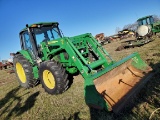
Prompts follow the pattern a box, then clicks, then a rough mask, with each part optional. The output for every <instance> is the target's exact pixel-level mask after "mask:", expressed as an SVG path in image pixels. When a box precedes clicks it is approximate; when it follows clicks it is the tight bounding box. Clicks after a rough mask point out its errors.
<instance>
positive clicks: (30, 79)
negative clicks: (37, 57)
mask: <svg viewBox="0 0 160 120" xmlns="http://www.w3.org/2000/svg"><path fill="white" fill-rule="evenodd" d="M17 62H19V63H21V65H22V67H23V69H24V72H25V75H26V78H27V81H26V83H25V84H24V83H22V82H21V80H20V79H19V77H18V75H17V72H16V67H15V65H16V63H17ZM13 64H14V70H15V73H16V76H17V78H18V82H19V83H20V85H21V86H22V87H25V88H30V87H34V86H35V79H34V75H33V70H32V65H31V63H30V62H29V61H28V60H27V59H25V58H24V57H23V55H21V54H16V55H15V56H14V58H13Z"/></svg>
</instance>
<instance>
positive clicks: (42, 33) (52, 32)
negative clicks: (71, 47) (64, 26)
mask: <svg viewBox="0 0 160 120" xmlns="http://www.w3.org/2000/svg"><path fill="white" fill-rule="evenodd" d="M32 32H33V33H34V36H35V38H36V41H37V44H40V43H41V42H44V41H50V40H54V39H58V38H61V37H62V36H61V34H60V32H59V29H58V28H57V27H55V26H46V27H45V26H43V27H40V28H33V29H32Z"/></svg>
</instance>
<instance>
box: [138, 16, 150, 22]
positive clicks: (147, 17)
mask: <svg viewBox="0 0 160 120" xmlns="http://www.w3.org/2000/svg"><path fill="white" fill-rule="evenodd" d="M149 17H153V16H152V15H148V16H145V17H142V18H139V19H138V20H137V21H140V20H143V19H146V18H149Z"/></svg>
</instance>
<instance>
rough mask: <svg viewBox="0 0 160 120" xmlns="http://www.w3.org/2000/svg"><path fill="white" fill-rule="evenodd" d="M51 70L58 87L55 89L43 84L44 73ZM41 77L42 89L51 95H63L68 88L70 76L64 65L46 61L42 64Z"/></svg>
mask: <svg viewBox="0 0 160 120" xmlns="http://www.w3.org/2000/svg"><path fill="white" fill-rule="evenodd" d="M46 69H47V70H50V71H51V72H52V74H53V75H54V77H55V82H56V85H55V87H54V88H53V89H49V88H48V87H47V86H46V85H45V84H44V82H43V71H44V70H46ZM39 76H40V80H41V84H42V87H43V88H44V90H45V91H46V92H47V93H49V94H61V93H63V92H64V91H66V89H67V88H68V84H69V81H68V79H67V78H68V74H67V73H66V71H65V69H64V68H63V66H62V64H61V63H59V62H56V61H45V62H43V63H41V65H40V69H39Z"/></svg>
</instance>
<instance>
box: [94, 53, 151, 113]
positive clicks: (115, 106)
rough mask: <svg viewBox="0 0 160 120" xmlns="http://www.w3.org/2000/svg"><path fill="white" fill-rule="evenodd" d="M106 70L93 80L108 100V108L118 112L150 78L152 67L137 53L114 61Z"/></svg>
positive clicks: (97, 88)
mask: <svg viewBox="0 0 160 120" xmlns="http://www.w3.org/2000/svg"><path fill="white" fill-rule="evenodd" d="M114 67H115V68H114ZM106 71H107V72H106V73H104V74H103V75H101V76H100V77H98V78H96V79H95V80H94V81H93V82H94V85H95V88H96V90H97V91H98V92H99V93H100V95H101V96H102V97H103V99H104V100H105V101H106V104H107V107H108V108H107V109H108V110H113V112H115V113H118V112H119V111H120V110H121V109H123V108H124V106H125V105H126V104H127V103H128V101H130V99H131V97H132V96H133V95H134V94H135V93H137V92H138V91H139V90H140V88H141V87H142V86H143V85H144V83H145V82H147V80H149V77H147V76H148V74H149V73H150V71H152V68H151V67H149V66H148V65H147V64H146V63H145V62H144V61H143V60H142V59H141V58H140V56H139V54H138V53H135V54H132V55H130V57H127V58H124V59H122V60H121V61H119V62H117V63H114V64H113V65H111V66H110V70H106Z"/></svg>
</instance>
